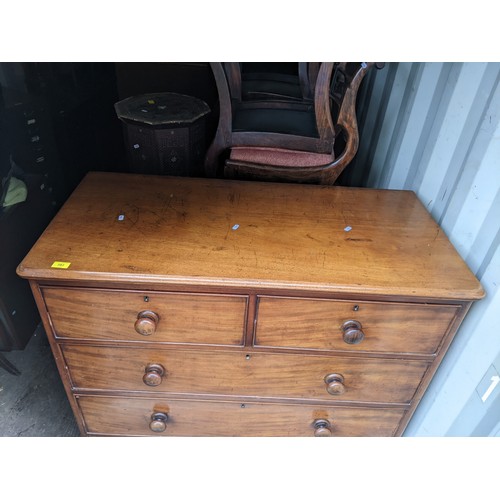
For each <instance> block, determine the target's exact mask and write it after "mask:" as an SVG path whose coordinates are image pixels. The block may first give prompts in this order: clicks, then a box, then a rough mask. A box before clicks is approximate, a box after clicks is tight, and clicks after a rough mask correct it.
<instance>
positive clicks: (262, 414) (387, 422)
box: [78, 396, 404, 437]
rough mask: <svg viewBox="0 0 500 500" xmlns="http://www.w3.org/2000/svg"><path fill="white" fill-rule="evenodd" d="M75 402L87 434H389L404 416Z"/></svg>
mask: <svg viewBox="0 0 500 500" xmlns="http://www.w3.org/2000/svg"><path fill="white" fill-rule="evenodd" d="M78 404H79V406H80V409H81V410H82V413H83V418H84V421H85V426H86V429H87V432H88V433H89V434H104V435H121V436H124V435H128V436H130V435H132V436H256V437H259V436H261V437H264V436H288V437H293V436H304V437H307V436H311V437H312V436H314V435H315V432H316V433H317V434H321V433H323V434H326V436H328V435H329V432H328V431H324V430H323V429H324V428H325V427H327V428H328V429H329V430H330V432H331V435H332V436H333V437H354V436H361V437H371V436H392V435H394V434H395V432H396V430H397V427H398V424H399V421H400V420H401V418H402V416H403V414H404V410H400V409H372V408H346V407H338V408H332V407H322V406H313V405H278V404H265V403H252V402H246V401H245V402H244V403H241V402H238V403H228V402H202V401H191V400H187V401H186V400H175V399H161V400H157V399H142V398H129V399H127V398H113V397H96V396H81V397H79V398H78ZM165 415H166V419H165V417H164V416H165ZM324 421H326V423H325V422H324ZM152 422H153V424H152ZM315 425H316V427H315ZM151 427H152V428H154V429H156V431H152V430H151ZM318 428H321V430H320V431H318Z"/></svg>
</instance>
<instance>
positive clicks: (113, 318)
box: [42, 288, 247, 345]
mask: <svg viewBox="0 0 500 500" xmlns="http://www.w3.org/2000/svg"><path fill="white" fill-rule="evenodd" d="M42 292H43V296H44V299H45V303H46V305H47V308H48V311H49V316H50V319H51V322H52V326H53V329H54V334H55V336H56V337H58V338H69V339H91V340H120V341H143V342H144V341H147V342H161V343H187V344H221V345H242V344H243V334H244V325H245V318H246V307H247V297H246V296H233V295H205V294H187V293H186V294H184V293H160V292H151V293H150V292H121V291H107V290H90V289H75V288H44V289H43V291H42ZM141 313H142V314H141ZM150 313H153V314H150Z"/></svg>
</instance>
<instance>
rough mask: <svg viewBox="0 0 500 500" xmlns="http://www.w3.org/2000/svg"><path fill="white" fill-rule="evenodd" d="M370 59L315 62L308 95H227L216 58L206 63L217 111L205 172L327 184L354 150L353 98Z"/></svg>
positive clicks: (354, 110)
mask: <svg viewBox="0 0 500 500" xmlns="http://www.w3.org/2000/svg"><path fill="white" fill-rule="evenodd" d="M374 64H375V63H333V62H324V63H321V65H320V68H319V71H318V76H317V79H316V85H315V90H314V100H313V101H312V102H311V103H309V104H307V103H304V102H300V103H299V102H297V103H293V102H285V101H282V100H269V101H266V100H256V101H254V102H253V103H251V102H250V101H247V102H245V103H243V104H242V101H241V99H239V98H238V96H233V98H231V91H230V87H229V83H228V77H227V74H226V72H225V70H224V66H223V64H222V63H211V67H212V71H213V74H214V77H215V81H216V85H217V90H218V93H219V104H220V116H219V124H218V128H217V131H216V134H215V138H214V140H213V142H212V144H211V146H210V147H209V149H208V151H207V155H206V158H205V171H206V175H207V176H209V177H214V176H223V177H230V178H242V179H256V180H273V181H286V182H308V183H319V184H333V183H334V182H335V180H336V179H337V178H338V176H339V175H340V173H341V172H342V171H343V170H344V168H345V167H346V166H347V165H348V164H349V162H350V161H351V160H352V159H353V157H354V155H355V154H356V152H357V149H358V143H359V134H358V127H357V120H356V97H357V93H358V89H359V86H360V84H361V82H362V80H363V78H364V76H365V75H366V73H367V72H368V70H369V69H370V68H371V66H373V65H374Z"/></svg>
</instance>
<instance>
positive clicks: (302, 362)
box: [62, 345, 428, 404]
mask: <svg viewBox="0 0 500 500" xmlns="http://www.w3.org/2000/svg"><path fill="white" fill-rule="evenodd" d="M62 351H63V354H64V359H65V360H66V363H67V366H68V368H69V374H70V377H71V380H72V383H73V388H74V389H75V390H85V389H86V390H94V389H97V390H114V391H147V392H149V391H154V392H156V393H160V392H167V393H176V394H191V395H192V394H212V395H221V396H224V395H226V396H253V397H261V398H271V397H272V398H294V399H315V400H324V401H329V402H338V401H358V402H359V401H364V402H371V403H399V404H409V403H410V402H411V399H412V397H413V395H414V393H415V391H416V389H417V387H418V385H419V383H420V380H421V379H422V376H423V375H424V373H425V370H426V369H427V366H428V363H427V362H425V361H415V360H411V361H410V360H397V359H396V360H394V359H384V360H381V359H362V358H347V357H333V356H304V355H298V354H286V355H283V354H264V353H255V354H254V353H252V354H245V353H233V352H221V351H219V352H211V353H209V354H208V353H206V352H194V351H193V350H189V351H188V350H181V349H176V350H159V349H134V348H125V347H93V346H80V345H64V346H63V348H62ZM150 363H155V364H160V365H162V366H163V367H164V369H165V376H164V379H163V381H162V382H161V384H160V385H158V386H156V387H149V386H147V385H145V384H144V382H143V376H144V374H145V369H146V366H147V365H148V364H150ZM330 373H339V374H342V375H343V377H344V379H345V383H344V385H345V393H344V394H339V395H335V396H332V395H331V394H329V393H328V392H327V390H326V384H325V381H324V378H325V377H326V375H328V374H330Z"/></svg>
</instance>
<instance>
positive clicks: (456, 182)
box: [342, 63, 500, 436]
mask: <svg viewBox="0 0 500 500" xmlns="http://www.w3.org/2000/svg"><path fill="white" fill-rule="evenodd" d="M499 78H500V63H390V64H387V65H386V66H385V68H384V69H383V70H380V71H373V72H372V73H371V74H370V75H369V76H368V77H367V79H366V80H365V82H364V85H363V88H362V89H361V92H360V95H359V102H358V104H359V123H360V132H361V144H360V149H359V152H358V155H357V157H356V159H355V161H354V162H353V163H352V164H351V165H350V166H349V167H348V170H347V171H346V172H345V175H344V176H343V179H342V182H343V183H345V184H348V185H356V186H366V187H375V188H385V189H410V190H413V191H415V192H416V193H417V195H418V197H419V199H420V200H421V201H422V202H423V203H424V205H425V206H426V207H427V209H428V210H429V211H430V213H431V214H432V216H433V217H434V219H435V220H436V221H437V222H438V223H439V224H440V225H441V226H442V228H443V230H444V231H445V233H446V234H447V235H448V237H449V238H450V240H451V242H452V243H453V244H454V245H455V247H456V249H457V250H458V252H459V253H460V255H461V256H462V257H463V258H464V259H465V261H466V262H467V264H468V265H469V267H470V268H471V270H472V271H473V272H474V273H475V274H476V276H477V277H478V278H479V279H480V280H481V282H482V285H483V287H484V288H485V290H486V293H487V297H486V298H485V299H484V300H482V301H481V302H479V303H476V304H475V305H474V306H473V308H472V309H471V311H470V313H469V315H468V316H467V318H466V320H465V322H464V323H463V325H462V326H461V328H460V330H459V332H458V334H457V337H456V339H455V341H454V343H453V344H452V347H451V348H450V350H449V351H448V354H447V355H446V357H445V359H444V361H443V363H442V365H441V367H440V369H439V370H438V372H437V374H436V376H435V378H434V380H433V382H432V384H431V386H430V388H429V390H428V392H427V394H426V396H425V398H424V399H423V400H422V402H421V404H420V406H419V408H418V410H417V412H416V413H415V415H414V417H413V419H412V421H411V422H410V425H409V426H408V428H407V432H406V435H421V436H424V435H426V436H427V435H432V436H444V435H473V434H474V433H475V434H479V435H481V434H482V435H487V434H488V433H491V432H493V430H492V429H487V428H482V429H480V428H479V426H480V422H484V421H491V419H489V420H488V419H485V415H486V414H487V413H488V411H489V409H490V408H493V406H492V405H491V402H492V401H494V400H497V398H498V399H500V398H499V396H498V394H499V393H500V386H499V387H497V388H496V389H495V391H493V393H492V394H491V397H490V398H489V402H488V403H487V404H485V403H483V402H482V401H481V397H480V392H479V389H478V390H476V388H477V387H478V384H480V382H481V380H482V379H483V378H484V376H485V374H487V373H490V372H489V371H488V370H489V369H491V367H492V364H493V363H494V360H495V359H497V357H498V356H499V355H500V326H499V320H500V314H499V312H500V304H499V297H498V293H497V290H498V284H499V283H500V252H499V250H498V247H499V245H498V243H499V241H500V231H499V228H500V190H499V188H500V112H499V111H500V88H499ZM471 408H473V410H471ZM499 420H500V416H499V417H497V418H496V422H497V423H498V421H499Z"/></svg>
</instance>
